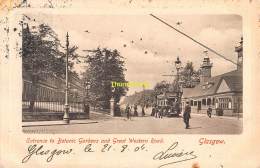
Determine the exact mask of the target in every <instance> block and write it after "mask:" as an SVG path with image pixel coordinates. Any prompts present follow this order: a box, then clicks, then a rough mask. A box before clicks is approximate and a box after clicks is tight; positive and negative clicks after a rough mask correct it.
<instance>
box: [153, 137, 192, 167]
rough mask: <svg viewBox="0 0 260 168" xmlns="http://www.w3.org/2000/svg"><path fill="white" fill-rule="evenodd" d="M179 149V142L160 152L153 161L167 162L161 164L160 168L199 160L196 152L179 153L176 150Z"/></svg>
mask: <svg viewBox="0 0 260 168" xmlns="http://www.w3.org/2000/svg"><path fill="white" fill-rule="evenodd" d="M177 147H178V142H174V143H173V144H172V145H171V146H170V147H168V148H167V149H166V150H163V151H160V152H158V153H156V154H155V155H154V156H153V160H166V163H163V164H161V165H160V166H159V167H158V168H161V167H165V166H169V165H171V164H175V163H180V162H185V161H188V160H192V159H196V158H197V155H196V154H195V152H194V151H189V152H186V151H184V150H181V151H177V149H176V148H177Z"/></svg>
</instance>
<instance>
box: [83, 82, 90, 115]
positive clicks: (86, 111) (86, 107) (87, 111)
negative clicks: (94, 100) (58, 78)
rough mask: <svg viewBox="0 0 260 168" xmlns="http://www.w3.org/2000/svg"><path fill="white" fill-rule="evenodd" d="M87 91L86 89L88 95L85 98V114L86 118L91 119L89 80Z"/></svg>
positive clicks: (86, 86) (86, 83)
mask: <svg viewBox="0 0 260 168" xmlns="http://www.w3.org/2000/svg"><path fill="white" fill-rule="evenodd" d="M85 89H86V95H85V98H84V112H85V113H86V118H89V110H90V107H89V94H88V92H89V89H90V82H89V81H88V80H87V81H86V82H85ZM86 99H87V100H86Z"/></svg>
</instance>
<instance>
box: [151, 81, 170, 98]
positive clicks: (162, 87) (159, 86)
mask: <svg viewBox="0 0 260 168" xmlns="http://www.w3.org/2000/svg"><path fill="white" fill-rule="evenodd" d="M170 87H171V84H170V83H168V82H166V81H161V82H159V83H156V85H155V86H154V92H155V94H156V95H159V94H162V93H164V92H166V91H169V89H170Z"/></svg>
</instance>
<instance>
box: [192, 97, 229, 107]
mask: <svg viewBox="0 0 260 168" xmlns="http://www.w3.org/2000/svg"><path fill="white" fill-rule="evenodd" d="M210 105H212V106H215V107H216V108H217V107H219V108H222V109H231V108H232V100H231V98H218V99H215V98H212V99H211V98H207V99H202V100H199V101H197V100H190V106H196V107H199V108H200V107H201V106H210Z"/></svg>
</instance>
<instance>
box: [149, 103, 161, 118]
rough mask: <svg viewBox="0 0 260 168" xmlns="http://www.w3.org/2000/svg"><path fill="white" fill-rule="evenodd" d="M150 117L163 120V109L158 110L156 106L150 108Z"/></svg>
mask: <svg viewBox="0 0 260 168" xmlns="http://www.w3.org/2000/svg"><path fill="white" fill-rule="evenodd" d="M151 116H154V117H155V118H163V109H161V108H158V107H157V106H156V105H155V106H154V107H153V108H152V113H151Z"/></svg>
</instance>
